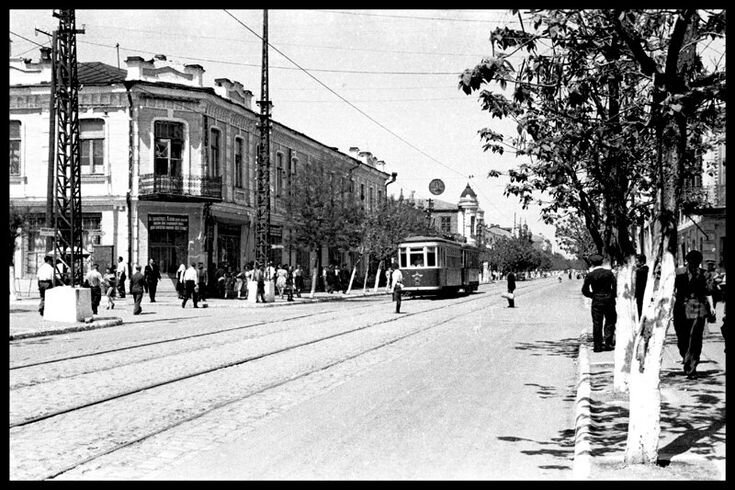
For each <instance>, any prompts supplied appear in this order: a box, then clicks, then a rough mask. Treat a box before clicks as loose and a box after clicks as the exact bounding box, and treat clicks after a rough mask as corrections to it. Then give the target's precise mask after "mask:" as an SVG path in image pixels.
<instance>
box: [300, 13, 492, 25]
mask: <svg viewBox="0 0 735 490" xmlns="http://www.w3.org/2000/svg"><path fill="white" fill-rule="evenodd" d="M305 10H311V11H314V12H327V13H330V14H341V15H358V16H362V17H383V18H392V19H411V20H432V21H433V20H439V21H448V22H479V23H482V24H499V23H500V22H501V21H498V20H495V19H461V18H457V17H421V16H415V15H395V14H372V13H366V12H345V11H342V10H322V9H305Z"/></svg>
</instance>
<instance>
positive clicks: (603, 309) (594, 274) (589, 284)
mask: <svg viewBox="0 0 735 490" xmlns="http://www.w3.org/2000/svg"><path fill="white" fill-rule="evenodd" d="M602 260H603V259H602V256H601V255H599V254H594V255H592V256H591V257H590V263H591V264H592V270H590V272H589V274H587V277H585V278H584V284H583V285H582V294H583V295H585V296H586V297H587V298H592V341H593V344H594V348H593V350H594V351H595V352H602V351H603V350H613V349H614V348H615V322H616V321H617V313H616V312H615V297H616V295H617V284H616V279H615V275H614V274H613V273H612V271H611V270H609V269H605V268H604V267H602ZM603 320H604V331H603ZM603 333H604V335H603ZM603 340H604V345H603Z"/></svg>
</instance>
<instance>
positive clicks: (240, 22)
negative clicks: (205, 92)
mask: <svg viewBox="0 0 735 490" xmlns="http://www.w3.org/2000/svg"><path fill="white" fill-rule="evenodd" d="M224 12H225V13H226V14H227V15H229V16H230V17H232V18H233V19H234V20H235V21H236V22H238V23H239V24H240V25H242V26H243V27H244V28H245V29H247V30H248V31H250V32H251V33H252V34H253V35H255V36H256V37H258V38H259V39H261V41H262V40H263V39H262V37H261V36H260V35H259V34H258V33H257V32H255V31H254V30H253V29H251V28H250V27H249V26H248V25H247V24H245V23H244V22H242V21H241V20H240V19H238V18H237V17H235V16H234V15H232V14H231V13H230V12H228V11H227V10H226V9H225V10H224ZM268 46H269V47H270V48H272V49H273V50H274V51H276V52H277V53H278V54H280V55H281V56H283V57H284V58H286V59H287V60H288V61H290V62H291V63H293V64H294V65H295V66H297V67H298V68H299V69H300V70H301V71H303V72H304V73H305V74H306V75H307V76H308V77H310V78H311V79H313V80H314V81H316V82H317V83H318V84H319V85H321V86H323V87H324V88H325V89H327V90H328V91H329V92H331V93H333V94H334V95H336V96H337V97H338V98H339V99H341V100H342V101H343V102H344V103H346V104H347V105H349V106H350V107H352V108H353V109H355V110H356V111H357V112H359V113H360V114H362V115H363V116H365V117H366V118H367V119H369V120H370V121H372V122H373V123H375V124H376V125H378V126H380V127H381V128H382V129H383V130H385V131H387V132H388V133H390V134H391V135H393V136H394V137H396V138H397V139H399V140H400V141H402V142H403V143H405V144H406V145H408V146H409V147H411V148H412V149H414V150H416V151H417V152H419V153H421V154H422V155H424V156H425V157H427V158H429V159H430V160H432V161H433V162H435V163H438V164H439V165H441V166H442V167H444V168H446V169H448V170H451V171H452V172H454V173H456V174H458V175H462V176H463V177H465V178H468V179H469V177H467V176H465V175H464V174H462V173H461V172H459V171H457V170H455V169H454V168H452V167H450V166H449V165H447V164H445V163H443V162H441V161H439V160H437V159H436V158H434V157H433V156H431V155H429V154H428V153H426V152H425V151H423V150H422V149H421V148H419V147H417V146H416V145H414V144H413V143H411V142H410V141H408V140H406V139H405V138H403V137H402V136H400V135H399V134H397V133H395V132H394V131H393V130H391V129H390V128H388V127H387V126H385V125H384V124H382V123H381V122H380V121H378V120H376V119H375V118H373V117H372V116H370V115H369V114H368V113H366V112H365V111H363V110H362V109H360V108H359V107H357V106H356V105H354V104H353V103H352V102H350V101H349V100H347V99H346V98H344V97H343V96H342V95H340V94H338V93H337V92H335V91H334V90H333V89H332V88H330V87H329V86H328V85H327V84H325V83H324V82H322V81H321V80H319V79H318V78H317V77H315V76H314V75H312V74H311V73H309V71H307V70H306V69H304V68H302V67H301V65H299V64H298V63H296V62H295V61H294V60H292V59H291V58H290V57H289V56H288V55H286V54H285V53H283V52H282V51H281V50H280V49H278V48H276V47H275V46H273V45H272V44H270V43H268ZM486 199H487V197H486ZM496 210H497V211H498V212H500V210H499V209H497V208H496Z"/></svg>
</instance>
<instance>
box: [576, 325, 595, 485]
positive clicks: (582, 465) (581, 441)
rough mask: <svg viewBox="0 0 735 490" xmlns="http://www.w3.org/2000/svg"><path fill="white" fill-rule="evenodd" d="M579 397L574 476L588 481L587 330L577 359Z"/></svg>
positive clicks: (589, 416) (589, 450)
mask: <svg viewBox="0 0 735 490" xmlns="http://www.w3.org/2000/svg"><path fill="white" fill-rule="evenodd" d="M577 369H578V375H579V376H578V381H577V397H576V399H575V402H574V462H573V464H572V475H573V476H574V478H575V479H579V480H584V479H588V478H589V476H590V472H591V467H592V455H591V451H592V445H591V444H590V425H591V424H592V418H591V415H590V397H591V388H590V358H589V347H588V346H587V329H585V330H583V331H582V333H581V334H580V336H579V357H578V358H577Z"/></svg>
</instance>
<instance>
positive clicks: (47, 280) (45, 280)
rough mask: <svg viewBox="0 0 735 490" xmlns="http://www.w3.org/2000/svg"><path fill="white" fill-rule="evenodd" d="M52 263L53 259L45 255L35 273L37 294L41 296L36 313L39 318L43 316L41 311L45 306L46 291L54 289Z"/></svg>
mask: <svg viewBox="0 0 735 490" xmlns="http://www.w3.org/2000/svg"><path fill="white" fill-rule="evenodd" d="M53 262H54V258H53V257H51V256H50V255H47V256H46V257H44V258H43V265H41V267H39V268H38V271H37V272H36V277H37V278H38V292H39V294H40V295H41V303H40V304H39V305H38V312H39V313H40V314H41V316H43V309H44V306H45V304H46V290H47V289H51V288H52V287H54V266H53V265H52V264H53Z"/></svg>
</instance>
